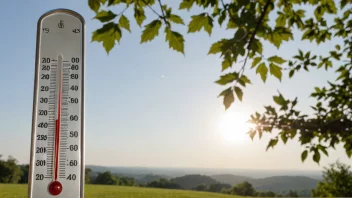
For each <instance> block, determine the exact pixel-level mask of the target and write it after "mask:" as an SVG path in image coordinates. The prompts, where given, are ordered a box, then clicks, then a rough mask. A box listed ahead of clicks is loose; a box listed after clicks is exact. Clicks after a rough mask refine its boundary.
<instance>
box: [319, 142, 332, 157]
mask: <svg viewBox="0 0 352 198" xmlns="http://www.w3.org/2000/svg"><path fill="white" fill-rule="evenodd" d="M317 148H318V149H319V150H321V151H322V152H323V153H324V154H325V155H326V156H329V154H328V152H327V151H326V148H325V147H324V146H322V145H320V144H319V145H318V146H317Z"/></svg>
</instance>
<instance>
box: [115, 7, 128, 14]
mask: <svg viewBox="0 0 352 198" xmlns="http://www.w3.org/2000/svg"><path fill="white" fill-rule="evenodd" d="M128 8H129V6H126V7H125V9H123V10H122V11H121V12H120V13H118V14H117V16H120V15H122V14H123V13H124V12H125V11H126V10H127V9H128Z"/></svg>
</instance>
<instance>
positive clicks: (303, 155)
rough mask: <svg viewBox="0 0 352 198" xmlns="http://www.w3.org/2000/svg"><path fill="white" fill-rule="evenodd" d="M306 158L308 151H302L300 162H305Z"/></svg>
mask: <svg viewBox="0 0 352 198" xmlns="http://www.w3.org/2000/svg"><path fill="white" fill-rule="evenodd" d="M307 156H308V151H307V150H305V151H303V152H302V154H301V160H302V162H304V160H306V158H307Z"/></svg>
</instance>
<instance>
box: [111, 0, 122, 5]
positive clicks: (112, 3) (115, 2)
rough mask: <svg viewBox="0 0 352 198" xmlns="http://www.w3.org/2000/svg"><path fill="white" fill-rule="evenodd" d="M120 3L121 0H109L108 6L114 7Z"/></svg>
mask: <svg viewBox="0 0 352 198" xmlns="http://www.w3.org/2000/svg"><path fill="white" fill-rule="evenodd" d="M119 3H121V0H109V1H108V6H112V5H116V4H119Z"/></svg>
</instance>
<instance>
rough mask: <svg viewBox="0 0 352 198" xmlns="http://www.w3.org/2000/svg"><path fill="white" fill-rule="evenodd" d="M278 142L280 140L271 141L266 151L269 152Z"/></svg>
mask: <svg viewBox="0 0 352 198" xmlns="http://www.w3.org/2000/svg"><path fill="white" fill-rule="evenodd" d="M278 141H279V140H278V139H271V140H270V141H269V143H268V146H267V147H266V150H268V149H269V148H270V147H272V148H274V146H275V145H276V144H277V142H278Z"/></svg>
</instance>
